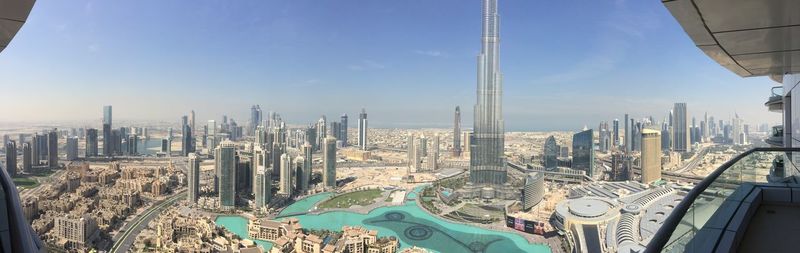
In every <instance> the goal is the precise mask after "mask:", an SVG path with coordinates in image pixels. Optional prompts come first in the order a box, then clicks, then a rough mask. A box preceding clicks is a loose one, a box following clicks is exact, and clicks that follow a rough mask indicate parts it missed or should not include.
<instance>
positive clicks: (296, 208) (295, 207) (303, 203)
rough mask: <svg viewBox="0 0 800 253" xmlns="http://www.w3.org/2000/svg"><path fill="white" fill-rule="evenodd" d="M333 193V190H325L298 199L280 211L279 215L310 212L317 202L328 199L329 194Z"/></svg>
mask: <svg viewBox="0 0 800 253" xmlns="http://www.w3.org/2000/svg"><path fill="white" fill-rule="evenodd" d="M331 195H333V193H331V192H323V193H320V194H316V195H311V196H309V197H307V198H304V199H301V200H298V201H297V202H294V203H292V204H291V205H289V206H287V207H286V208H284V209H283V210H281V212H280V213H278V216H283V215H287V214H293V213H304V212H308V211H309V210H310V209H311V208H313V207H314V206H315V205H317V203H319V202H320V201H322V200H324V199H327V198H328V197H329V196H331Z"/></svg>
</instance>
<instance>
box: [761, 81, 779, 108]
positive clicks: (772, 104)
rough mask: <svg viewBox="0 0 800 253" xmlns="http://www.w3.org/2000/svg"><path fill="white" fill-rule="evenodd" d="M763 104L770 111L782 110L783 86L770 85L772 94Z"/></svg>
mask: <svg viewBox="0 0 800 253" xmlns="http://www.w3.org/2000/svg"><path fill="white" fill-rule="evenodd" d="M764 105H765V106H767V109H768V110H769V111H770V112H783V86H775V87H772V94H770V96H769V99H767V102H766V103H764Z"/></svg>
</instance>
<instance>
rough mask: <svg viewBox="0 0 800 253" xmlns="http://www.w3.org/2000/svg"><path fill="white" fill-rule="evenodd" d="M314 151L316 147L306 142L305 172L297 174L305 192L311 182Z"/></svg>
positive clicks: (304, 155) (301, 189) (304, 149)
mask: <svg viewBox="0 0 800 253" xmlns="http://www.w3.org/2000/svg"><path fill="white" fill-rule="evenodd" d="M313 153H314V148H313V147H312V146H311V144H310V143H308V142H306V143H305V144H303V173H301V174H298V175H297V181H298V182H299V183H298V184H300V191H301V192H305V191H307V190H308V188H309V184H311V163H312V162H313V161H314V160H313V159H314V158H313V157H312V154H313Z"/></svg>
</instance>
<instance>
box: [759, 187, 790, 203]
mask: <svg viewBox="0 0 800 253" xmlns="http://www.w3.org/2000/svg"><path fill="white" fill-rule="evenodd" d="M762 189H763V190H764V200H763V202H770V203H791V202H792V189H791V188H787V187H763V188H762Z"/></svg>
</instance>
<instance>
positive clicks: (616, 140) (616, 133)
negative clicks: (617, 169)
mask: <svg viewBox="0 0 800 253" xmlns="http://www.w3.org/2000/svg"><path fill="white" fill-rule="evenodd" d="M613 138H614V141H613V145H614V147H619V119H614V136H613Z"/></svg>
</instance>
